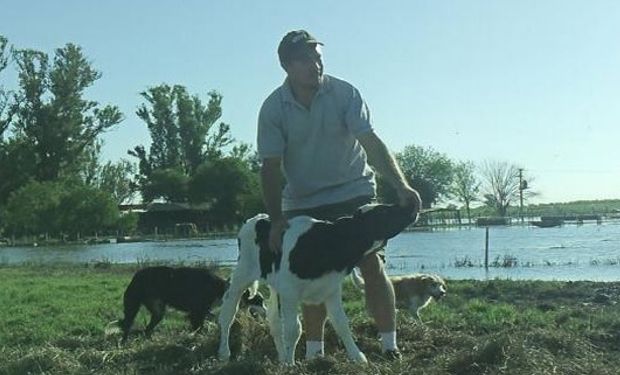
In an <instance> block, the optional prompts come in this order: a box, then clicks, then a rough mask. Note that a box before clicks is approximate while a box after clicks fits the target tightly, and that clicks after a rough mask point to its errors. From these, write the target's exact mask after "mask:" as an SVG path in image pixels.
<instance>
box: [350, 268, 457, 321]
mask: <svg viewBox="0 0 620 375" xmlns="http://www.w3.org/2000/svg"><path fill="white" fill-rule="evenodd" d="M351 277H352V279H353V282H354V284H356V285H357V286H358V287H359V288H360V289H362V290H363V287H364V279H363V278H362V277H361V276H360V275H359V273H358V270H357V269H355V271H354V272H353V273H352V274H351ZM390 281H391V282H392V285H393V286H394V294H395V297H396V306H397V307H399V308H405V309H408V310H409V311H410V312H411V313H412V314H415V315H416V316H417V318H418V319H420V311H421V310H422V309H423V308H425V307H426V306H428V304H429V303H431V302H432V301H433V300H439V299H441V298H442V297H443V296H445V295H446V293H447V290H448V289H447V286H446V282H445V281H444V280H443V279H442V278H441V277H439V276H437V275H431V274H414V275H407V276H392V277H390ZM420 320H422V319H420Z"/></svg>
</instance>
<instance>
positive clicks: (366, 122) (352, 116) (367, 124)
mask: <svg viewBox="0 0 620 375" xmlns="http://www.w3.org/2000/svg"><path fill="white" fill-rule="evenodd" d="M352 90H353V91H352V96H351V97H350V99H349V103H348V106H347V110H346V115H345V122H346V125H347V128H348V129H349V131H350V132H351V133H352V134H353V135H354V136H356V137H357V136H358V135H360V134H363V133H366V132H369V131H371V130H372V122H371V120H370V110H369V109H368V105H367V104H366V102H365V101H364V99H362V96H361V95H360V93H359V91H358V90H357V89H356V88H352Z"/></svg>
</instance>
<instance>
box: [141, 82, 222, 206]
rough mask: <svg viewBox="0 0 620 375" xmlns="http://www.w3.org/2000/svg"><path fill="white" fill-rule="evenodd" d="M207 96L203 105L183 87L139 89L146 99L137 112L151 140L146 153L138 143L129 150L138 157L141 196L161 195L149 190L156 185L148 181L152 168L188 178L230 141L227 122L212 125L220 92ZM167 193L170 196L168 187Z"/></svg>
mask: <svg viewBox="0 0 620 375" xmlns="http://www.w3.org/2000/svg"><path fill="white" fill-rule="evenodd" d="M208 96H209V101H208V103H207V105H204V104H203V102H202V100H201V99H200V98H199V97H198V96H197V95H194V96H190V95H189V94H188V92H187V90H186V88H185V87H183V86H180V85H175V86H169V85H165V84H163V85H159V86H155V87H151V88H149V89H148V90H147V91H145V92H143V93H142V97H143V98H144V99H145V100H146V102H147V103H146V104H143V105H141V106H140V108H139V109H138V111H137V114H138V116H139V117H140V118H141V119H142V120H143V121H144V122H145V123H146V125H147V127H148V129H149V132H150V134H151V141H152V142H151V146H150V148H149V151H148V153H147V151H146V149H145V147H144V146H143V145H138V146H136V147H135V148H134V149H133V150H130V151H129V154H130V155H132V156H134V157H136V158H137V159H138V160H139V175H138V176H137V180H138V184H139V185H140V188H141V190H142V192H143V196H145V198H146V196H149V197H157V196H163V195H164V194H163V192H162V194H159V195H158V192H157V191H155V190H153V189H154V188H155V187H156V186H158V184H154V183H153V181H151V180H152V179H153V176H154V175H155V173H156V171H158V170H167V171H168V172H166V173H168V174H169V173H170V172H169V171H171V170H175V171H180V172H181V173H183V174H184V175H185V176H186V177H187V178H189V177H191V176H193V175H194V173H195V172H196V170H197V169H198V168H199V166H200V165H202V164H203V163H205V162H207V161H210V160H214V159H217V158H220V157H222V156H223V149H224V148H225V147H226V146H228V145H230V144H231V143H232V142H233V139H232V138H231V136H230V126H229V125H227V124H225V123H219V125H217V126H216V123H217V120H218V119H219V118H220V117H221V115H222V108H221V102H222V96H221V95H220V94H218V93H217V92H215V91H211V92H209V93H208ZM166 173H164V174H166ZM161 175H162V174H161V173H159V177H161ZM147 190H148V191H147ZM167 195H168V196H170V192H169V191H168V192H167Z"/></svg>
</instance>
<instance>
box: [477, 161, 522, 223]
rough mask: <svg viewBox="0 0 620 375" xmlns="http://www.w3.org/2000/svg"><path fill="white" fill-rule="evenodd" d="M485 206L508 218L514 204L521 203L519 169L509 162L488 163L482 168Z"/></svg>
mask: <svg viewBox="0 0 620 375" xmlns="http://www.w3.org/2000/svg"><path fill="white" fill-rule="evenodd" d="M482 178H483V194H484V199H485V204H486V205H487V206H489V207H492V208H494V209H495V210H496V212H497V214H498V215H499V216H502V217H503V216H506V211H507V210H508V207H509V206H510V204H511V203H512V202H515V201H517V202H518V201H519V188H520V186H519V167H517V166H516V165H514V164H509V163H507V162H497V161H487V162H485V163H484V164H483V166H482Z"/></svg>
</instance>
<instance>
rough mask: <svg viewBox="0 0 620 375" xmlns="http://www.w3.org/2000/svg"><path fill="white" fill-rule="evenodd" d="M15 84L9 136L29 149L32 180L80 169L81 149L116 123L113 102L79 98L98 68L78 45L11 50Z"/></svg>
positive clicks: (56, 176) (85, 147) (48, 177)
mask: <svg viewBox="0 0 620 375" xmlns="http://www.w3.org/2000/svg"><path fill="white" fill-rule="evenodd" d="M13 59H14V61H15V62H16V64H17V67H18V73H19V74H18V77H19V90H18V92H17V93H16V94H15V98H16V99H15V101H14V102H13V103H12V104H11V108H10V111H11V112H12V113H14V118H12V119H11V121H10V123H9V125H7V126H12V133H13V134H14V137H15V138H16V139H18V140H20V141H22V146H23V147H24V148H27V150H28V152H31V153H33V154H34V155H35V166H34V170H35V171H36V173H35V175H34V176H33V177H34V178H35V179H36V180H38V181H53V180H56V179H58V178H60V177H63V176H70V175H72V174H74V173H75V171H76V170H80V169H81V167H82V165H81V164H80V163H81V162H83V160H84V153H86V152H87V150H88V147H92V146H93V145H94V143H95V140H96V139H97V137H98V136H99V135H101V134H102V133H103V132H105V131H106V130H108V129H110V128H111V127H113V126H114V125H116V124H118V123H119V122H120V121H121V120H122V115H121V113H120V112H119V110H118V108H117V107H113V106H106V107H103V108H101V107H99V105H98V103H97V102H94V101H89V100H85V99H84V98H83V95H84V91H85V90H86V89H87V88H88V87H90V86H91V85H92V84H93V83H94V82H95V81H96V80H97V79H99V78H100V77H101V74H100V73H99V72H97V71H96V70H94V69H93V68H92V66H91V64H90V63H89V62H88V61H87V60H86V58H85V56H84V55H83V53H82V50H81V48H80V47H78V46H76V45H73V44H67V45H66V46H65V47H63V48H59V49H57V50H56V51H55V55H54V61H53V63H52V65H51V67H50V65H49V59H48V56H47V55H46V54H45V53H43V52H39V51H34V50H16V51H14V53H13Z"/></svg>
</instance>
